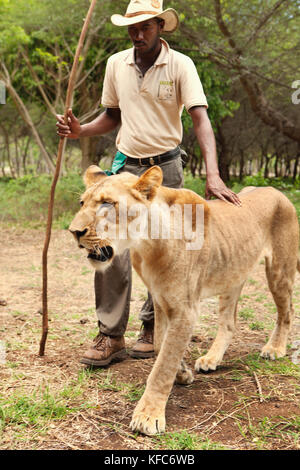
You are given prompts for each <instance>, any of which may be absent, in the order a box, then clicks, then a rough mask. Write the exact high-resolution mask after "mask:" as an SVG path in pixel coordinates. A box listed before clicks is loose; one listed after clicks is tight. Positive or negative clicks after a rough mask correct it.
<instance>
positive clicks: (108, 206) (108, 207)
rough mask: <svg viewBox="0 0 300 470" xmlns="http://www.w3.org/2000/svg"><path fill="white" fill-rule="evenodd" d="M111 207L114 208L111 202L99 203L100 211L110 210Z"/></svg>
mask: <svg viewBox="0 0 300 470" xmlns="http://www.w3.org/2000/svg"><path fill="white" fill-rule="evenodd" d="M113 206H114V203H113V202H107V201H104V202H102V203H101V205H100V209H104V208H106V209H110V208H111V207H113Z"/></svg>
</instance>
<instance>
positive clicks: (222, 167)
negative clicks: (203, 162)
mask: <svg viewBox="0 0 300 470" xmlns="http://www.w3.org/2000/svg"><path fill="white" fill-rule="evenodd" d="M217 141H218V144H219V146H220V152H219V159H218V165H219V172H220V177H221V178H222V180H223V181H224V183H227V182H228V181H229V179H230V174H229V167H230V162H229V156H228V148H227V143H226V139H225V136H224V134H223V131H222V129H221V126H220V125H218V126H217Z"/></svg>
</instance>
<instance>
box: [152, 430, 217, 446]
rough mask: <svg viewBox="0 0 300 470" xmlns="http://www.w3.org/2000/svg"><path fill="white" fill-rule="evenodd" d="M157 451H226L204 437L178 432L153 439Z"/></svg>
mask: <svg viewBox="0 0 300 470" xmlns="http://www.w3.org/2000/svg"><path fill="white" fill-rule="evenodd" d="M153 440H154V441H156V442H157V448H158V449H168V450H226V447H225V446H223V445H221V444H219V443H215V442H212V441H211V440H210V439H208V438H207V437H206V436H201V435H198V434H193V433H189V432H188V431H186V430H184V431H180V432H173V433H166V434H163V435H161V436H157V437H156V438H154V439H153Z"/></svg>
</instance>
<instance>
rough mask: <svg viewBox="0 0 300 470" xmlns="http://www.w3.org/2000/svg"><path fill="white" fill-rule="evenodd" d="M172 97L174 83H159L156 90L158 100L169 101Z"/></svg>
mask: <svg viewBox="0 0 300 470" xmlns="http://www.w3.org/2000/svg"><path fill="white" fill-rule="evenodd" d="M173 95H174V82H173V81H167V80H166V81H160V82H159V88H158V99H160V100H170V99H172V98H173Z"/></svg>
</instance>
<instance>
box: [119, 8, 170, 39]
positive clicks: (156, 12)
mask: <svg viewBox="0 0 300 470" xmlns="http://www.w3.org/2000/svg"><path fill="white" fill-rule="evenodd" d="M162 4H163V0H131V2H130V3H129V5H128V8H127V11H126V13H125V15H124V16H122V15H112V17H111V21H112V23H113V24H114V25H116V26H129V25H131V24H134V23H140V22H142V21H146V20H149V19H150V18H156V17H159V18H162V19H163V20H165V25H164V29H163V30H164V31H166V32H169V33H172V32H173V31H175V29H176V28H177V27H178V25H179V18H178V13H177V12H176V10H174V9H173V8H167V9H166V10H163V6H162Z"/></svg>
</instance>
